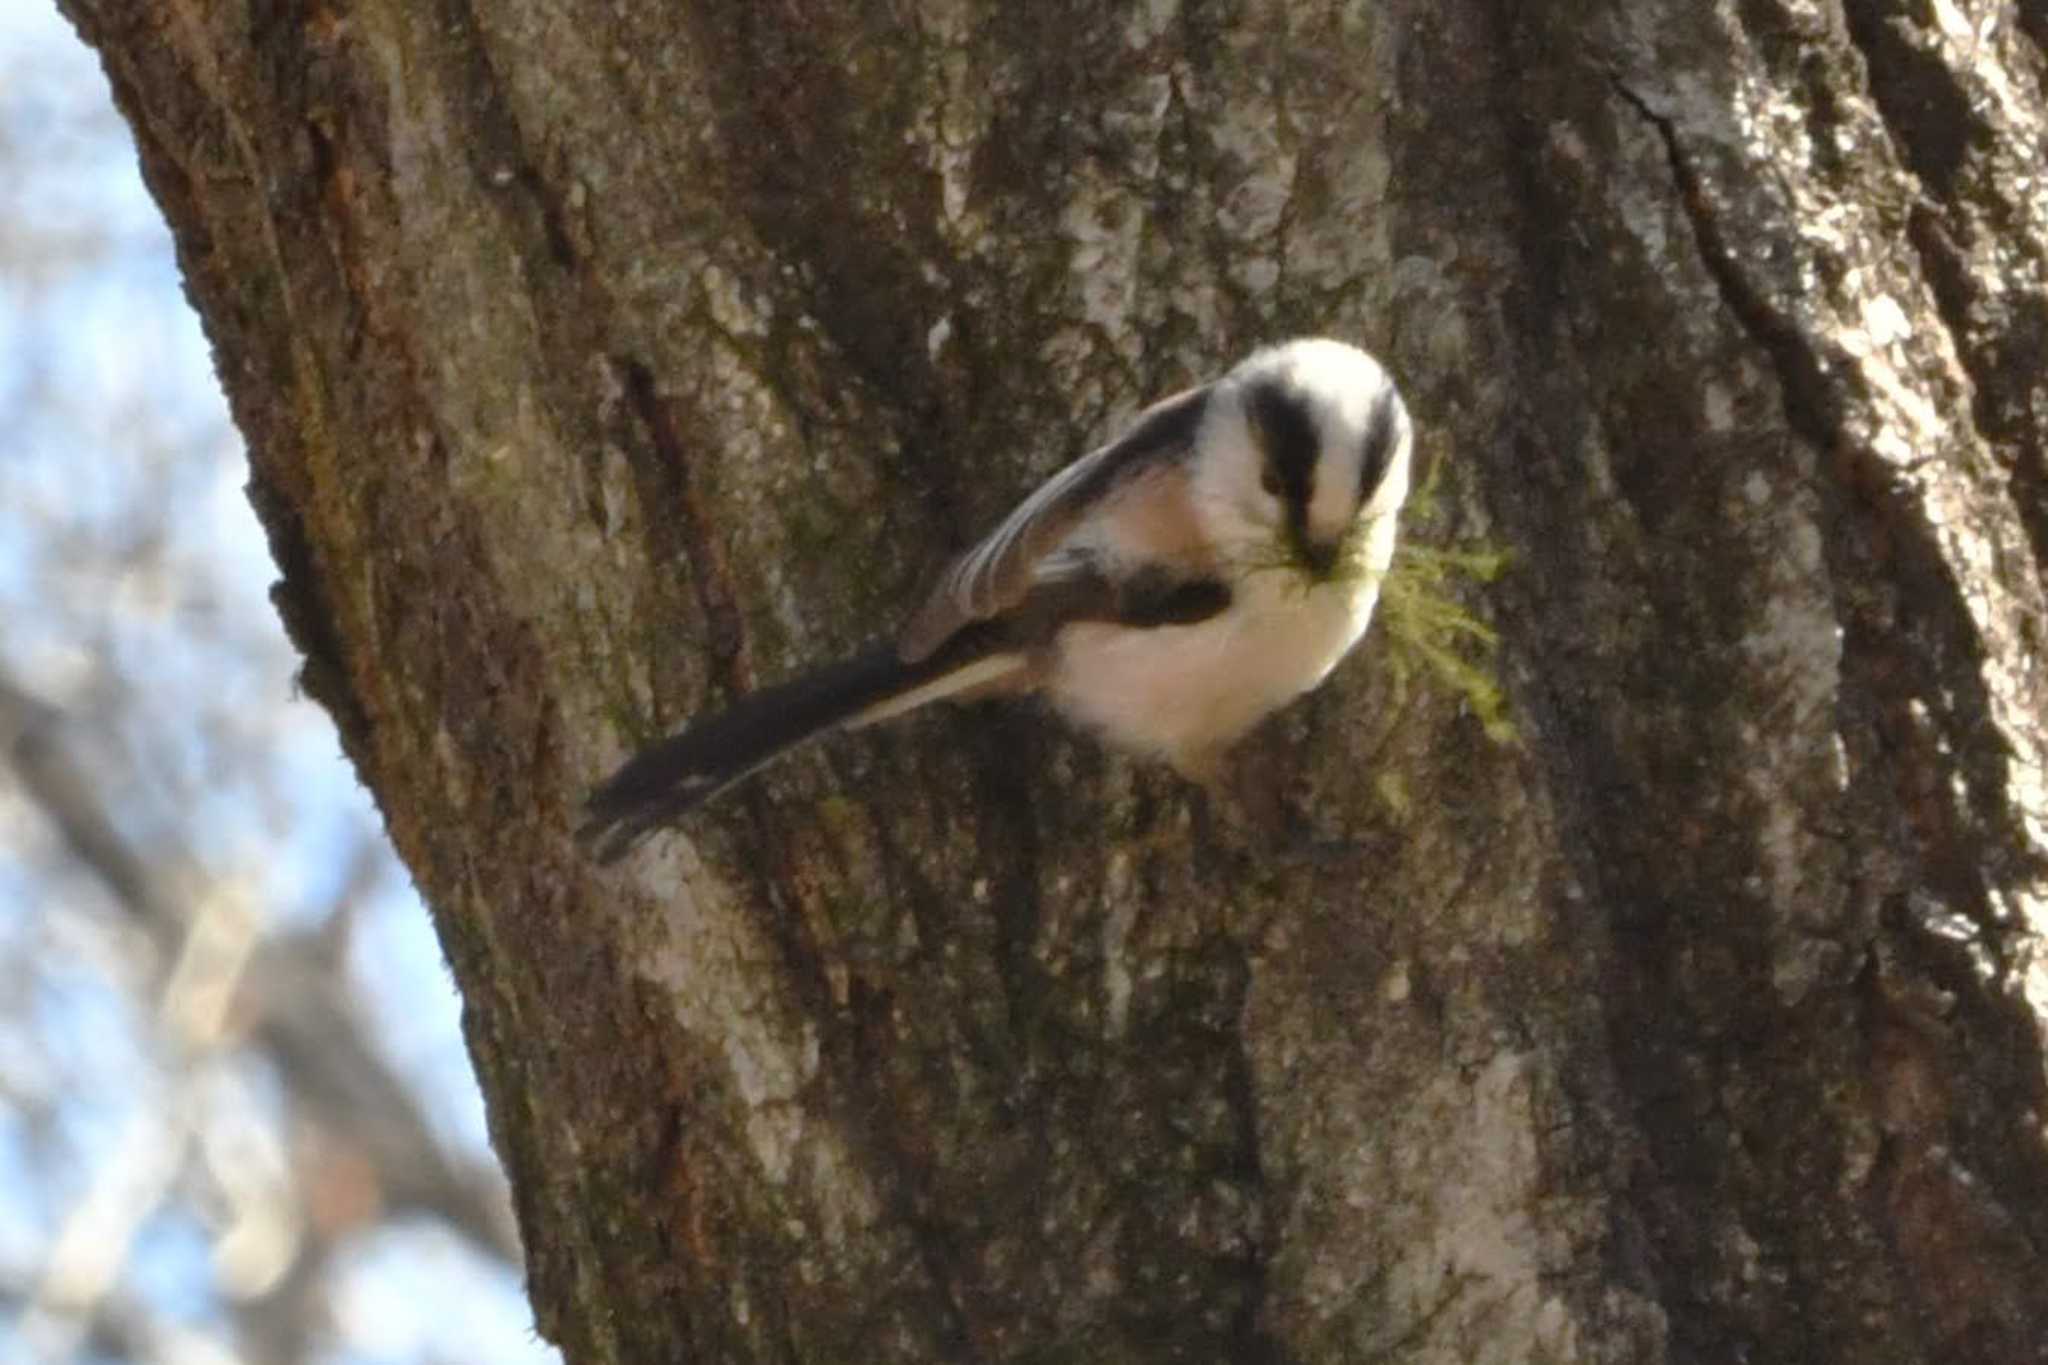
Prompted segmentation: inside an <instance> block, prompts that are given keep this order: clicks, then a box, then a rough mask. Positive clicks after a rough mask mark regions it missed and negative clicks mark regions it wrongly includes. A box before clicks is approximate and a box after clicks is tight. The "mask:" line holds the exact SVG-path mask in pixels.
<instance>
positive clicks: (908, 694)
mask: <svg viewBox="0 0 2048 1365" xmlns="http://www.w3.org/2000/svg"><path fill="white" fill-rule="evenodd" d="M963 643H964V642H963ZM963 655H964V656H965V657H963ZM1018 662H1021V660H1018ZM1002 665H1003V659H1002V658H1000V657H994V656H991V655H990V654H988V653H987V652H986V651H985V650H977V651H971V652H970V651H960V650H954V649H947V650H942V651H941V652H940V656H937V657H934V658H931V659H925V660H921V661H919V662H918V663H916V664H911V665H906V664H905V663H904V662H903V661H902V660H901V659H900V658H898V657H897V654H896V650H895V647H894V646H892V645H888V644H879V645H873V646H870V647H869V648H867V649H865V650H863V651H861V652H860V653H859V654H856V655H854V656H853V657H852V658H850V659H847V660H846V661H844V662H843V663H837V664H833V665H830V666H829V667H826V668H821V669H818V670H816V671H814V672H811V673H806V674H803V675H802V676H800V677H796V678H792V679H791V680H790V681H788V682H786V683H780V684H778V685H776V686H774V687H768V688H763V689H762V690H761V691H758V692H750V693H748V694H747V695H746V696H744V697H741V698H740V699H739V700H738V701H736V702H734V703H733V704H732V705H731V706H730V707H728V708H727V709H726V710H724V711H720V712H719V713H718V714H716V715H713V716H707V717H705V718H704V719H702V720H699V721H696V722H694V723H693V724H691V725H690V726H689V727H688V728H687V729H685V730H683V731H682V732H681V733H680V734H675V735H671V736H670V737H669V738H667V739H665V740H662V741H661V742H660V743H658V744H654V745H650V746H649V747H647V748H645V749H642V750H641V751H640V752H639V753H637V754H635V755H634V756H633V757H632V758H631V759H629V760H627V762H626V764H625V766H623V767H621V768H620V769H619V770H618V771H617V772H616V773H613V774H612V776H611V777H610V778H609V779H608V780H607V781H606V782H605V784H604V785H603V786H601V787H599V788H598V789H597V790H596V791H594V792H592V793H591V794H590V798H589V800H588V801H586V802H585V803H584V809H585V811H586V813H587V818H586V819H585V820H584V822H583V824H582V826H581V827H580V828H579V829H578V830H577V831H576V837H577V839H578V840H579V841H581V842H582V843H584V844H585V845H587V846H588V847H589V848H590V849H591V852H592V854H593V856H595V857H596V858H597V860H598V861H599V862H604V863H609V862H614V861H616V860H617V859H619V858H621V857H623V856H625V854H626V853H628V852H629V851H631V850H632V848H633V846H634V845H636V844H638V843H639V842H640V841H641V840H642V839H644V838H646V837H647V836H648V835H649V834H652V833H653V832H654V831H655V830H657V829H660V828H661V827H662V826H664V825H668V824H672V823H674V822H675V821H676V820H677V819H679V818H680V817H681V816H683V815H684V814H686V813H687V812H688V811H690V810H691V809H692V808H694V807H696V806H699V805H702V804H703V803H704V802H706V801H708V800H710V799H711V798H712V797H713V796H716V795H717V794H718V793H719V792H721V791H723V790H725V789H726V788H727V787H729V786H731V785H732V784H733V783H735V782H737V781H739V780H740V779H741V778H743V777H745V776H746V775H747V774H749V773H751V772H754V771H755V770H757V769H759V768H761V767H763V766H764V765H766V764H767V763H769V762H771V761H772V760H773V759H775V758H776V757H778V756H779V755H781V754H783V753H786V752H787V751H789V750H790V749H793V748H795V747H796V746H797V745H799V744H802V743H803V742H804V741H805V740H808V739H813V738H815V737H816V736H818V735H821V734H824V733H825V732H826V731H827V730H831V729H834V728H836V727H838V726H841V725H845V724H849V723H859V722H861V721H864V720H879V719H881V718H883V717H884V716H889V715H894V714H896V713H897V712H898V711H907V710H909V709H911V708H912V707H914V706H919V705H922V704H923V703H924V702H926V701H931V700H935V699H936V698H938V697H941V696H945V695H947V694H948V693H950V692H954V691H959V690H962V689H964V688H967V687H971V686H973V685H975V684H976V683H978V682H982V681H985V680H987V679H989V678H990V677H991V676H993V675H995V674H999V673H1000V672H1002V671H1004V670H1003V667H1002Z"/></svg>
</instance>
